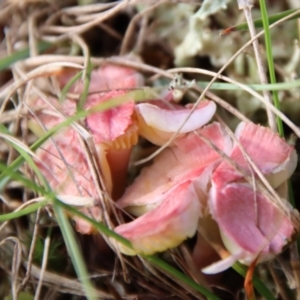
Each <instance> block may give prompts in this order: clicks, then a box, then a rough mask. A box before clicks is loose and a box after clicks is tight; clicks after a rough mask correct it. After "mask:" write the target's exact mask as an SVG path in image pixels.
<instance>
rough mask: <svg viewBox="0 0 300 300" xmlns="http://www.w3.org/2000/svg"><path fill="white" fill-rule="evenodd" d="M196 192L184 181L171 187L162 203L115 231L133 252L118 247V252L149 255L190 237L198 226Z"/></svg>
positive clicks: (190, 184) (198, 210)
mask: <svg viewBox="0 0 300 300" xmlns="http://www.w3.org/2000/svg"><path fill="white" fill-rule="evenodd" d="M198 198H199V196H198V194H197V190H196V188H195V186H194V184H193V182H192V181H190V180H188V181H186V182H184V183H182V184H179V185H177V186H175V187H174V188H172V189H171V190H170V191H169V192H168V193H167V195H166V198H165V199H164V201H163V202H162V203H161V204H160V205H159V206H157V207H156V208H155V209H153V210H152V211H149V212H147V213H146V214H144V215H143V216H141V217H139V218H137V219H135V220H134V221H132V222H130V223H127V224H122V225H120V226H118V227H116V228H115V231H116V233H118V234H120V235H121V236H123V237H124V238H127V239H128V240H129V241H130V242H131V244H132V246H133V249H134V251H132V250H131V249H128V248H127V247H124V246H123V245H121V244H120V245H119V247H120V250H121V252H123V253H125V254H128V255H135V254H137V253H140V254H144V255H152V254H154V253H156V252H161V251H165V250H167V249H169V248H174V247H176V246H178V245H179V244H181V243H182V242H183V241H184V240H185V239H186V238H188V237H192V236H193V235H194V234H195V232H196V230H197V226H198V219H199V217H200V214H201V204H200V201H199V199H198Z"/></svg>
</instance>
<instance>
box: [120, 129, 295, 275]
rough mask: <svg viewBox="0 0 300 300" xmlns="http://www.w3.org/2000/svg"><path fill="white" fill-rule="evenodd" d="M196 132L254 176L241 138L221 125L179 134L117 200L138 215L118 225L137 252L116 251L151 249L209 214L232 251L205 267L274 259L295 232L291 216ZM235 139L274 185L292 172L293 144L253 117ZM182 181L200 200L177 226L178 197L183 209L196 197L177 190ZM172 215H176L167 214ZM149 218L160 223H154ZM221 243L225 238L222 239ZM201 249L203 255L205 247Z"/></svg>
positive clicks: (173, 242)
mask: <svg viewBox="0 0 300 300" xmlns="http://www.w3.org/2000/svg"><path fill="white" fill-rule="evenodd" d="M197 133H198V134H199V135H198V134H197ZM201 137H205V138H207V139H209V140H210V141H211V142H212V143H213V144H214V145H215V146H216V147H217V148H219V150H221V151H223V152H224V153H225V154H227V155H229V157H230V158H231V159H232V160H233V161H234V162H235V163H237V164H239V165H240V168H242V169H243V170H244V171H245V172H246V173H248V174H249V175H250V174H253V172H254V171H253V170H252V171H251V169H250V167H249V163H248V162H247V160H246V159H245V157H244V155H243V153H242V151H241V149H240V146H239V145H238V143H235V142H234V141H233V140H231V138H230V136H229V135H228V134H227V133H226V132H225V131H223V130H222V128H221V126H220V124H218V123H214V124H211V125H208V126H206V127H204V128H202V129H199V130H198V131H197V132H193V133H188V134H187V135H185V136H182V137H181V138H178V139H177V140H175V142H174V144H173V145H172V146H171V147H170V148H169V149H166V150H164V151H163V152H162V153H161V154H160V155H159V156H158V157H157V158H156V159H155V160H154V163H153V164H152V165H151V166H150V167H147V168H145V169H144V170H142V172H141V174H140V176H139V177H138V178H137V179H136V180H135V182H134V183H133V184H132V185H131V186H130V187H129V188H128V189H127V190H126V192H125V194H124V195H123V197H122V198H121V199H120V200H119V201H118V202H117V204H118V206H119V207H120V208H122V209H126V210H127V211H129V212H130V213H132V214H134V215H135V216H138V218H137V219H136V220H134V221H132V222H130V223H128V224H123V225H120V226H118V227H117V228H116V229H115V230H116V232H118V233H120V234H121V235H123V236H125V237H127V238H128V239H129V240H130V241H132V244H133V246H134V252H132V251H131V252H130V253H129V252H128V250H127V249H124V248H121V250H122V251H124V253H129V254H134V253H144V254H152V253H154V252H160V251H164V250H166V249H169V248H172V247H175V246H177V245H179V244H180V243H181V242H182V241H184V240H185V239H186V238H188V237H190V236H191V233H192V232H194V230H195V231H196V229H195V228H196V227H197V224H198V221H199V220H202V219H205V218H207V217H209V214H211V216H212V218H213V219H214V221H215V222H216V224H217V226H218V228H219V230H220V233H221V237H222V240H223V243H224V245H225V247H226V248H227V250H228V251H229V256H228V257H226V258H225V254H224V251H223V252H222V253H221V254H222V257H223V258H224V259H223V260H222V261H220V262H217V263H215V264H213V265H211V266H209V267H207V268H205V269H204V272H206V273H217V272H220V271H222V270H224V269H226V268H228V267H230V266H231V265H232V264H233V263H234V262H236V261H237V260H240V261H241V262H242V263H244V264H251V263H252V262H254V261H256V260H257V259H258V260H257V261H258V262H260V261H265V260H268V259H270V258H272V257H274V255H276V254H278V253H280V252H281V251H282V249H283V247H284V245H286V243H287V242H288V241H289V240H290V239H291V237H292V234H293V232H294V230H295V227H294V224H293V223H292V221H291V219H290V217H289V216H288V215H287V214H286V213H285V212H283V211H282V210H281V209H280V208H278V206H276V204H275V203H274V202H272V200H271V199H268V198H267V197H266V196H265V195H264V194H262V193H261V192H258V191H256V190H255V187H253V186H252V185H251V184H249V183H247V182H246V180H245V179H244V177H243V174H240V173H239V172H238V171H237V170H235V169H234V167H233V166H231V165H230V164H229V163H228V162H227V161H223V158H222V157H221V156H220V155H219V154H218V152H216V151H215V150H213V149H212V148H211V147H210V146H208V145H207V144H206V143H205V142H204V140H202V139H201ZM236 137H237V139H238V141H239V143H240V144H241V146H242V147H243V148H244V150H245V151H246V153H247V154H248V155H249V156H250V158H251V159H252V161H253V162H254V163H255V164H256V165H257V167H258V168H259V169H260V171H261V172H262V173H263V174H265V175H266V176H267V179H269V180H270V183H271V184H272V185H273V186H274V187H278V186H279V185H280V184H281V183H282V182H283V181H285V180H286V179H287V178H289V177H290V176H291V174H292V173H293V171H294V169H295V167H296V162H297V157H296V154H295V150H294V149H293V147H291V146H289V145H287V143H286V142H285V141H284V140H283V139H281V138H280V137H279V136H278V135H277V134H275V133H273V132H272V131H271V130H269V129H267V128H264V127H261V126H257V125H254V124H252V123H241V124H240V125H239V126H238V128H237V130H236ZM256 177H257V176H256V175H255V173H254V178H256ZM187 182H188V184H189V185H192V186H193V188H194V190H195V191H196V195H197V197H198V201H199V203H200V205H199V206H198V212H197V214H192V212H191V211H187V210H184V212H182V214H183V216H184V217H185V216H188V215H189V214H191V216H192V217H190V227H189V228H188V229H187V227H186V225H185V224H183V226H182V227H180V223H181V222H182V219H180V217H179V216H178V214H180V213H181V211H180V210H176V214H170V213H169V212H170V211H171V210H172V209H173V208H174V207H175V208H176V207H177V205H179V203H181V202H184V203H187V204H186V205H187V206H185V207H190V206H188V204H189V203H190V201H194V198H193V197H194V196H193V197H192V196H191V198H188V197H186V196H187V195H189V194H187V193H184V192H182V193H181V192H180V191H182V190H181V188H182V185H183V184H187ZM174 191H176V193H177V199H176V202H172V201H171V200H170V199H173V195H174ZM193 195H195V194H193ZM175 203H176V204H175ZM169 205H172V206H171V207H169ZM180 205H183V204H182V203H181V204H180ZM172 217H173V218H174V219H173V220H170V219H168V218H172ZM150 219H151V221H150ZM176 222H177V223H176ZM202 223H203V222H200V223H199V226H201V224H202ZM153 224H159V226H156V227H155V228H153V227H154V225H153ZM168 224H172V226H168ZM175 224H176V226H175ZM166 228H167V229H166ZM191 228H193V230H190V229H191ZM203 230H204V231H205V228H201V233H202V232H203ZM215 236H216V237H218V236H219V233H217V232H216V233H215ZM216 240H218V239H216ZM199 241H200V239H199ZM200 242H201V241H200ZM200 242H199V243H197V246H196V247H195V249H194V251H193V257H195V258H197V260H198V259H199V257H198V256H199V255H198V253H197V247H199V248H201V244H200ZM218 242H219V243H222V242H221V241H220V239H219V241H218ZM224 245H220V247H224ZM207 248H209V247H207ZM199 252H200V251H199ZM201 255H202V256H203V255H204V256H207V253H204V254H201Z"/></svg>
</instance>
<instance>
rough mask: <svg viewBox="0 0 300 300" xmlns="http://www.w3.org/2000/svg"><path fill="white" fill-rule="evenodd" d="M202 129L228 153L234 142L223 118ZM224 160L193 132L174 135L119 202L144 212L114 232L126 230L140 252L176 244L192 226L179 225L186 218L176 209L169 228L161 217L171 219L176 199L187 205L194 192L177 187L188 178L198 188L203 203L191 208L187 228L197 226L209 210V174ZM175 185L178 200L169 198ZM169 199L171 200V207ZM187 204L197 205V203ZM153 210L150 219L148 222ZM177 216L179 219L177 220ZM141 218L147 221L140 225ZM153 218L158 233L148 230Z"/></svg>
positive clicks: (207, 136)
mask: <svg viewBox="0 0 300 300" xmlns="http://www.w3.org/2000/svg"><path fill="white" fill-rule="evenodd" d="M200 131H201V135H203V136H204V137H206V138H210V139H211V140H212V142H213V143H214V144H215V145H216V146H217V147H219V148H220V149H222V150H223V151H224V152H227V153H228V154H229V151H230V150H231V147H232V144H231V141H230V139H229V138H228V136H227V135H226V133H225V131H223V130H222V128H221V126H220V124H218V123H213V124H212V125H208V126H206V127H205V128H203V129H201V130H200ZM220 162H221V157H220V155H219V154H218V153H217V152H216V151H214V150H212V149H211V148H210V147H209V146H208V145H207V144H206V143H205V142H203V141H202V139H201V138H200V137H199V136H198V135H197V134H195V133H189V134H188V135H186V136H183V137H182V138H179V139H177V140H175V143H174V145H173V146H172V147H171V148H169V149H166V150H164V151H163V152H162V153H161V154H160V155H159V156H158V157H157V158H156V159H155V161H154V163H153V165H151V166H150V167H148V168H145V169H144V170H143V171H142V173H141V175H140V176H139V177H138V178H137V179H136V180H135V182H134V183H133V184H132V185H131V186H130V187H129V188H128V189H127V190H126V192H125V194H124V196H123V197H122V198H121V199H120V200H119V201H118V202H117V205H118V206H119V207H120V208H125V209H126V210H128V211H129V212H131V213H132V214H134V215H136V216H140V217H139V218H138V219H137V220H135V221H133V222H131V223H128V224H123V225H120V226H118V227H117V228H116V229H115V230H116V232H118V233H120V234H121V235H123V234H124V236H126V237H127V238H128V239H129V240H131V241H132V242H133V245H134V248H135V250H136V252H137V253H139V252H142V253H148V254H149V253H153V252H154V251H157V252H161V251H164V250H166V249H168V248H171V247H175V246H178V245H179V244H180V243H181V242H182V241H183V240H185V239H186V238H187V237H190V236H191V231H189V230H187V227H186V226H181V222H182V219H180V218H179V216H177V215H176V214H175V213H174V214H173V215H174V220H173V221H172V220H169V221H168V222H172V224H173V226H167V227H166V228H167V230H166V228H165V226H164V224H163V223H162V220H165V222H167V218H170V217H171V216H172V215H171V214H170V213H169V211H170V210H172V209H173V206H174V205H175V204H176V205H185V204H184V203H185V202H186V203H189V201H192V199H190V198H189V197H190V196H189V197H187V195H188V194H186V193H179V192H178V191H179V190H178V189H177V188H179V187H181V188H180V190H181V189H182V185H183V184H185V183H186V182H189V185H192V186H193V189H194V190H195V191H196V195H197V201H198V202H199V204H198V206H197V207H198V208H197V210H196V211H191V212H190V213H191V214H192V216H193V217H191V218H190V219H189V222H190V223H191V224H190V227H189V229H190V228H195V230H196V228H197V226H198V225H197V224H198V220H199V218H200V217H201V216H203V215H204V214H205V213H206V212H207V211H208V208H207V196H206V195H207V192H208V189H209V185H210V177H211V174H212V171H213V169H214V167H215V166H216V165H217V164H219V163H220ZM184 186H185V185H184ZM174 191H176V193H177V197H176V198H177V200H176V202H174V200H172V201H170V200H169V199H170V198H171V199H173V197H174ZM180 196H182V198H181V197H180ZM193 201H194V200H193ZM169 205H171V207H170V208H169V207H168V206H169ZM186 205H187V204H186ZM175 207H176V206H175ZM188 207H190V209H193V210H195V206H194V205H193V206H188ZM176 213H177V214H179V213H180V211H179V210H177V211H176ZM185 213H187V212H185ZM165 214H166V215H165ZM185 215H186V214H185ZM150 216H151V220H153V221H152V222H149V218H150ZM174 222H177V223H176V225H175V224H174ZM142 223H143V224H144V226H141V224H142ZM154 223H156V224H160V225H159V226H157V227H156V228H155V235H154V236H152V235H151V234H149V232H150V233H151V232H153V230H154V229H153V224H154ZM136 232H137V233H136ZM194 232H195V231H194ZM144 235H145V236H148V237H149V243H146V242H144V240H145V237H144ZM152 238H153V239H154V240H155V247H154V246H153V247H151V245H152V243H151V239H152ZM166 240H167V241H169V242H166ZM153 243H154V241H153ZM149 246H150V247H149ZM148 247H149V248H148ZM126 253H128V251H126Z"/></svg>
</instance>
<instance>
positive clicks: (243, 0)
mask: <svg viewBox="0 0 300 300" xmlns="http://www.w3.org/2000/svg"><path fill="white" fill-rule="evenodd" d="M238 5H239V9H242V10H243V11H244V14H245V17H246V20H247V23H248V27H249V32H250V36H251V38H253V37H255V35H256V31H255V26H254V23H253V19H252V14H251V9H252V1H251V0H238ZM253 50H254V54H255V59H256V63H257V68H258V73H259V77H260V80H261V83H262V84H267V83H268V79H267V75H266V71H265V68H264V64H263V61H262V58H261V55H260V51H259V43H258V40H257V39H255V40H254V41H253ZM263 95H264V98H265V99H266V101H268V102H269V103H272V99H271V95H270V93H269V92H268V91H266V90H264V91H263ZM266 111H267V115H268V121H269V126H270V128H271V130H273V131H274V132H276V131H277V126H276V119H275V115H274V113H273V112H272V111H271V110H270V108H269V107H266Z"/></svg>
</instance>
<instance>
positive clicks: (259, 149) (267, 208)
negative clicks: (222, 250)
mask: <svg viewBox="0 0 300 300" xmlns="http://www.w3.org/2000/svg"><path fill="white" fill-rule="evenodd" d="M235 134H236V136H237V139H238V141H239V142H240V144H241V146H242V147H243V148H244V149H245V151H246V152H247V154H248V155H249V157H250V158H251V160H252V161H253V162H254V163H255V164H256V165H257V167H258V168H259V170H260V171H261V172H262V173H263V174H265V175H266V178H267V179H268V180H269V181H270V183H271V184H272V185H273V187H275V188H276V187H278V186H279V185H280V184H281V183H282V182H283V181H285V180H286V179H288V178H289V177H290V176H291V174H292V173H293V172H294V170H295V168H296V164H297V156H296V153H295V150H294V149H293V147H291V146H289V145H288V144H287V143H286V142H285V141H284V140H283V139H281V138H280V137H279V136H278V135H277V134H276V133H274V132H272V131H271V130H270V129H268V128H265V127H262V126H258V125H255V124H252V123H245V122H242V123H241V124H240V125H239V126H238V127H237V129H236V133H235ZM230 158H231V159H232V160H233V161H235V162H236V163H238V164H239V166H240V167H241V168H242V169H243V170H244V171H245V172H246V173H248V174H249V175H250V174H253V173H254V176H255V172H254V171H252V173H251V169H250V165H249V163H248V162H247V160H246V159H245V157H244V155H243V153H242V151H241V149H240V146H239V145H237V144H236V145H235V146H234V147H233V150H232V152H231V154H230ZM256 177H257V176H256ZM254 180H255V177H254ZM208 201H209V206H210V211H211V214H212V217H213V218H214V219H215V221H216V222H217V224H218V226H219V229H220V232H221V236H222V240H223V242H224V244H225V246H226V248H227V249H228V251H229V252H230V253H231V256H230V257H227V258H225V259H224V260H223V261H221V262H218V263H216V264H213V265H211V266H209V267H207V268H205V269H204V270H203V271H204V272H205V273H215V272H220V271H222V270H223V269H225V268H228V267H230V266H231V265H232V264H233V263H234V262H235V261H237V260H239V261H241V262H242V263H244V264H246V265H250V264H251V263H253V262H254V261H255V262H261V261H265V260H269V259H271V258H273V257H274V256H275V255H277V254H279V253H280V252H281V251H282V249H283V247H284V246H285V245H286V244H287V243H288V241H290V240H291V238H292V235H293V233H294V231H295V226H294V224H293V222H292V221H291V218H290V216H289V215H287V214H286V212H284V211H283V210H282V209H280V208H279V207H278V206H277V205H276V204H275V203H274V202H272V201H271V199H268V198H267V197H266V196H265V195H264V194H263V193H261V192H258V191H257V190H256V187H255V185H254V186H252V185H250V184H249V183H246V182H245V179H244V178H243V175H242V174H240V173H239V172H238V171H237V170H235V169H234V168H233V166H231V165H230V164H229V163H228V162H223V163H222V164H220V165H219V166H218V167H217V168H216V170H215V171H214V172H213V175H212V187H211V190H210V192H209V199H208ZM282 201H285V200H282ZM287 208H289V207H287ZM290 210H291V211H292V209H290Z"/></svg>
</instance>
